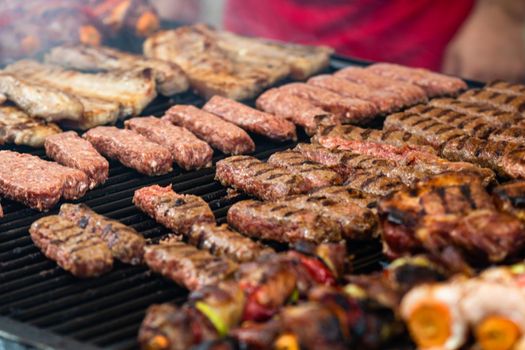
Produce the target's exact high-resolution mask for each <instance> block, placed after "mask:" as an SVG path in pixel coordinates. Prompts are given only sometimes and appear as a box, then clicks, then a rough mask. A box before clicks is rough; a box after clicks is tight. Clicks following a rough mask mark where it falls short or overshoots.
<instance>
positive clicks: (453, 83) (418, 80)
mask: <svg viewBox="0 0 525 350" xmlns="http://www.w3.org/2000/svg"><path fill="white" fill-rule="evenodd" d="M367 69H368V70H371V71H372V72H374V73H377V74H379V75H381V76H384V77H388V78H392V79H394V80H400V81H406V82H409V83H411V84H414V85H417V86H419V87H421V88H422V89H423V90H425V92H426V93H427V96H428V97H436V96H454V95H456V94H458V93H459V92H460V91H461V90H466V89H467V84H466V83H465V82H464V81H463V80H461V79H459V78H455V77H450V76H446V75H443V74H438V73H434V72H431V71H429V70H426V69H421V68H420V69H416V68H409V67H404V66H401V65H397V64H392V63H376V64H373V65H371V66H370V67H368V68H367Z"/></svg>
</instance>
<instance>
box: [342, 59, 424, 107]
mask: <svg viewBox="0 0 525 350" xmlns="http://www.w3.org/2000/svg"><path fill="white" fill-rule="evenodd" d="M334 76H335V77H338V78H343V79H345V80H349V81H351V82H354V83H357V84H360V85H364V86H366V87H367V88H369V89H373V90H380V91H389V92H393V93H396V94H397V95H398V98H399V99H401V100H402V101H403V102H404V105H405V106H411V105H415V104H417V103H421V102H425V101H426V100H427V95H426V93H425V91H424V90H423V89H421V88H420V87H418V86H416V85H414V84H411V83H407V82H403V81H399V80H394V79H390V78H387V77H383V76H381V75H378V74H376V73H374V72H372V71H371V70H370V69H366V68H361V67H346V68H343V69H340V70H338V71H337V72H335V73H334Z"/></svg>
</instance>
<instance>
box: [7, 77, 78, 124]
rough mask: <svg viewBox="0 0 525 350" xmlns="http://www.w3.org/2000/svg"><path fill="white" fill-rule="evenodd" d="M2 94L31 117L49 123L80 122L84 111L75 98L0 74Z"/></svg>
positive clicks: (56, 90) (40, 85) (31, 81)
mask: <svg viewBox="0 0 525 350" xmlns="http://www.w3.org/2000/svg"><path fill="white" fill-rule="evenodd" d="M0 94H2V95H4V96H5V97H6V98H7V99H8V100H10V101H13V102H14V103H15V104H16V105H17V106H18V107H20V108H21V109H22V110H24V111H25V112H26V113H27V114H29V115H30V116H32V117H38V118H42V119H44V120H47V121H58V120H63V119H71V120H80V119H81V118H82V113H83V111H84V107H83V105H82V103H81V102H80V101H79V99H78V98H76V97H75V96H72V95H71V94H68V93H65V92H63V91H61V90H58V89H55V88H52V87H47V86H45V85H42V84H39V83H37V82H35V81H33V80H32V79H27V80H26V79H20V78H19V77H17V76H14V75H12V74H5V73H2V74H0Z"/></svg>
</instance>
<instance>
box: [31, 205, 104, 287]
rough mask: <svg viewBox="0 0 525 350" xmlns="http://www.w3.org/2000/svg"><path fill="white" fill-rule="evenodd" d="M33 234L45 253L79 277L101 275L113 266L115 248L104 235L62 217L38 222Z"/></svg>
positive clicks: (55, 216)
mask: <svg viewBox="0 0 525 350" xmlns="http://www.w3.org/2000/svg"><path fill="white" fill-rule="evenodd" d="M29 233H30V234H31V239H32V240H33V242H34V243H35V245H36V246H37V247H38V248H39V249H40V250H41V251H42V253H44V255H45V256H47V257H48V258H49V259H52V260H55V261H56V262H57V264H58V265H59V266H60V267H62V268H63V269H64V270H66V271H69V272H71V273H72V274H73V275H75V276H77V277H97V276H99V275H101V274H103V273H105V272H108V271H109V270H111V268H112V267H113V258H112V256H111V251H110V249H109V248H108V247H107V245H106V243H105V242H104V241H103V240H102V239H101V238H100V237H98V236H96V235H92V234H91V233H89V232H87V231H86V230H84V229H82V228H80V227H78V226H77V225H76V224H75V223H73V222H72V221H70V220H67V219H65V218H63V217H61V216H58V215H51V216H46V217H43V218H41V219H39V220H37V221H35V222H34V223H33V224H32V225H31V227H30V228H29Z"/></svg>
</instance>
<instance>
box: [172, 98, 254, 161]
mask: <svg viewBox="0 0 525 350" xmlns="http://www.w3.org/2000/svg"><path fill="white" fill-rule="evenodd" d="M162 119H164V120H167V121H169V122H171V123H173V124H175V125H178V126H181V127H184V128H186V129H188V130H189V131H191V132H192V133H194V134H195V135H196V136H197V137H199V138H200V139H202V140H204V141H206V142H208V143H209V144H210V145H211V146H212V147H215V148H217V149H218V150H220V151H221V152H223V153H226V154H243V153H251V152H253V151H254V150H255V144H254V143H253V141H252V139H251V138H250V136H248V134H247V133H246V132H245V131H244V130H242V129H241V128H239V127H238V126H236V125H234V124H232V123H229V122H227V121H225V120H223V119H221V118H219V117H217V116H215V115H213V114H211V113H208V112H205V111H202V110H200V109H198V108H196V107H194V106H183V105H177V106H173V107H171V108H170V109H168V111H167V112H166V114H165V115H164V117H162Z"/></svg>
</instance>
